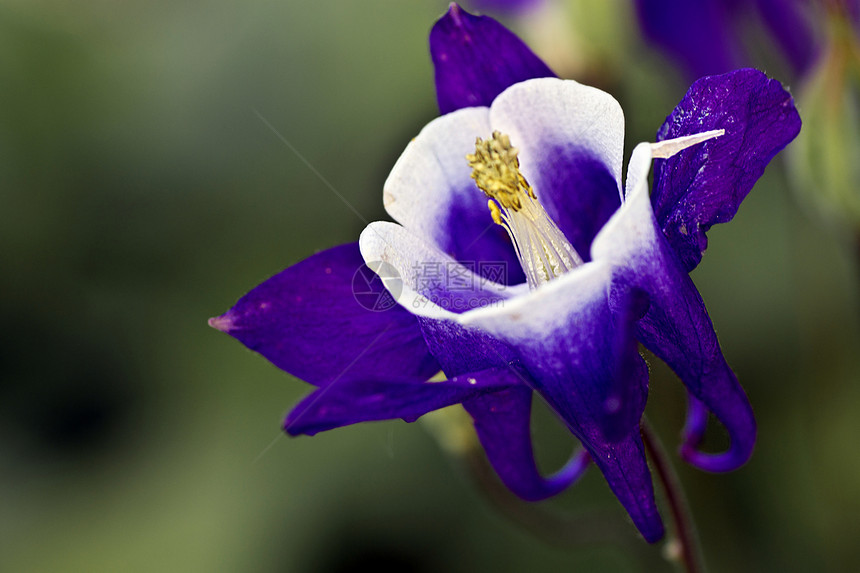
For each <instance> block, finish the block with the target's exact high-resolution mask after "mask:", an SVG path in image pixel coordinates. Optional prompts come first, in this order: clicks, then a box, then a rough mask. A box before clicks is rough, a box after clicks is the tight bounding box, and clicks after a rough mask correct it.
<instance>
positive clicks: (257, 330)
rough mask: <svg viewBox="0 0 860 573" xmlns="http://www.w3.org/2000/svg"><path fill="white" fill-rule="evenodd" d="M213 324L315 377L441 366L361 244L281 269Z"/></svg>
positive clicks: (413, 373) (427, 370)
mask: <svg viewBox="0 0 860 573" xmlns="http://www.w3.org/2000/svg"><path fill="white" fill-rule="evenodd" d="M210 324H211V325H212V326H213V327H215V328H217V329H218V330H221V331H223V332H226V333H227V334H229V335H231V336H233V337H234V338H236V339H237V340H239V341H240V342H241V343H242V344H244V345H245V346H247V347H248V348H250V349H251V350H254V351H256V352H259V353H260V354H262V355H263V356H264V357H266V358H267V359H268V360H269V361H271V362H272V363H273V364H274V365H275V366H277V367H278V368H281V369H283V370H286V371H287V372H289V373H290V374H292V375H293V376H296V377H297V378H301V379H302V380H305V381H307V382H310V383H311V384H317V385H325V384H327V383H329V382H332V381H334V380H338V379H354V378H365V379H366V378H369V377H379V378H386V377H394V376H397V377H415V378H419V379H424V380H426V379H427V378H429V377H431V376H432V375H433V374H435V373H436V372H438V371H439V365H438V364H437V363H436V361H435V359H434V358H433V357H432V355H431V354H430V352H429V351H428V349H427V345H426V343H425V342H424V337H423V336H422V335H421V331H420V329H419V327H418V322H417V321H416V319H415V317H414V316H413V315H412V314H410V313H409V312H407V311H406V310H405V309H403V308H402V307H400V306H399V305H397V304H395V303H394V300H393V299H392V298H391V295H390V294H389V293H388V291H387V290H385V288H384V286H383V284H382V280H381V279H379V277H378V276H377V275H376V274H374V273H373V272H372V271H370V270H369V269H368V268H367V267H366V266H365V265H364V261H363V260H362V258H361V254H360V253H359V250H358V244H357V243H351V244H347V245H341V246H338V247H334V248H332V249H329V250H327V251H323V252H321V253H318V254H316V255H313V256H312V257H310V258H308V259H305V260H304V261H301V262H300V263H297V264H295V265H293V266H291V267H289V268H287V269H286V270H284V271H281V272H280V273H279V274H277V275H275V276H273V277H272V278H270V279H268V280H267V281H265V282H263V283H262V284H260V285H259V286H257V287H256V288H254V289H253V290H252V291H251V292H249V293H248V294H246V295H245V296H243V297H242V298H241V299H239V301H238V302H237V303H236V305H235V306H234V307H233V308H231V309H230V310H229V311H227V312H226V313H225V314H224V315H222V316H220V317H217V318H213V319H211V320H210Z"/></svg>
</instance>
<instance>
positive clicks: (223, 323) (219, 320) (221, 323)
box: [208, 314, 233, 333]
mask: <svg viewBox="0 0 860 573" xmlns="http://www.w3.org/2000/svg"><path fill="white" fill-rule="evenodd" d="M208 324H209V326H211V327H212V328H214V329H215V330H220V331H221V332H226V333H229V332H230V329H232V328H233V320H232V319H231V318H230V317H229V316H227V314H222V315H221V316H213V317H212V318H210V319H209V320H208Z"/></svg>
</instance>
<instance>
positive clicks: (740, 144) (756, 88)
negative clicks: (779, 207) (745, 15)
mask: <svg viewBox="0 0 860 573" xmlns="http://www.w3.org/2000/svg"><path fill="white" fill-rule="evenodd" d="M714 129H725V135H723V136H722V137H719V138H717V139H714V140H711V141H708V142H706V143H704V144H702V145H699V146H695V147H691V148H690V149H687V150H685V151H682V152H681V153H679V154H677V155H675V156H674V157H671V158H669V159H658V160H656V161H655V163H654V191H653V194H652V196H651V202H652V204H653V207H654V213H655V214H656V216H657V221H658V223H659V224H660V227H661V228H662V230H663V233H664V234H665V235H666V238H667V239H668V241H669V244H670V245H671V246H672V248H673V249H674V250H675V252H676V253H677V255H678V258H679V259H680V260H681V262H682V263H683V265H684V268H685V269H686V270H687V271H690V270H692V269H694V268H695V267H696V266H697V265H698V264H699V261H700V260H701V258H702V253H703V252H704V251H705V249H706V248H707V245H708V238H707V236H706V233H707V231H708V230H709V229H710V228H711V226H713V225H715V224H717V223H725V222H727V221H730V220H731V219H732V217H734V216H735V213H737V210H738V207H739V206H740V204H741V201H743V200H744V198H745V197H746V196H747V194H748V193H749V192H750V190H751V189H752V187H753V185H754V184H755V182H756V181H758V178H759V177H761V175H762V173H763V172H764V169H765V167H766V166H767V164H768V163H769V162H770V160H771V159H773V157H774V156H775V155H776V154H777V153H778V152H779V151H780V150H781V149H782V148H783V147H785V146H786V145H787V144H788V143H789V142H790V141H791V140H792V139H794V138H795V137H796V136H797V134H798V132H799V131H800V116H799V115H798V113H797V109H795V107H794V102H793V100H792V98H791V95H790V94H789V93H788V92H787V91H785V89H784V88H783V87H782V85H781V84H780V83H779V82H777V81H776V80H770V79H768V78H767V76H765V75H764V74H763V73H761V72H759V71H758V70H752V69H745V70H737V71H734V72H730V73H727V74H723V75H720V76H711V77H706V78H702V79H700V80H698V81H697V82H695V83H694V84H693V85H692V86H691V87H690V89H689V91H688V92H687V95H685V96H684V99H683V100H681V103H679V104H678V106H677V107H676V108H675V110H674V111H673V112H672V113H671V114H670V115H669V116H668V117H667V118H666V121H665V122H664V123H663V125H662V127H661V128H660V130H659V131H658V132H657V140H658V141H662V140H665V139H673V138H676V137H682V136H686V135H691V134H694V133H701V132H704V131H710V130H714Z"/></svg>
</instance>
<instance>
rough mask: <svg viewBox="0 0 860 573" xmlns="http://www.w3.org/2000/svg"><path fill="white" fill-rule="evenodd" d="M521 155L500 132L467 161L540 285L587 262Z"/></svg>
mask: <svg viewBox="0 0 860 573" xmlns="http://www.w3.org/2000/svg"><path fill="white" fill-rule="evenodd" d="M517 154H518V151H517V149H516V148H515V147H513V146H512V145H511V139H510V137H509V136H507V135H505V134H503V133H500V132H498V131H494V132H493V136H492V137H491V138H490V139H481V138H480V137H479V138H478V139H477V140H476V141H475V153H473V154H470V155H467V156H466V160H467V161H468V162H469V166H470V167H471V168H472V179H474V180H475V184H476V185H477V186H478V188H479V189H480V190H481V191H483V192H484V194H485V195H486V196H487V197H489V201H488V202H487V206H488V207H489V209H490V216H491V217H492V219H493V222H494V223H496V224H497V225H500V226H502V227H503V228H504V229H505V230H506V231H507V232H508V235H509V236H510V237H511V241H512V242H513V244H514V249H516V252H517V258H519V260H520V264H521V265H522V267H523V271H524V272H525V274H526V279H527V280H528V283H529V285H530V286H531V287H532V288H537V286H538V285H540V284H542V283H545V282H547V281H549V280H552V279H553V278H555V277H558V276H560V275H561V274H563V273H565V272H567V271H569V270H571V269H573V268H574V267H576V266H578V265H580V264H582V258H581V257H580V256H579V254H578V253H577V252H576V251H575V250H574V248H573V247H572V246H571V245H570V243H569V242H568V241H567V239H566V238H565V236H564V234H563V233H562V232H561V230H559V228H558V226H556V224H555V223H554V222H553V221H552V220H551V219H550V218H549V216H548V215H547V214H546V211H544V208H543V206H542V205H541V204H540V203H539V202H538V200H537V195H536V194H535V191H534V189H532V188H531V186H530V185H529V183H528V181H526V178H525V177H524V176H523V174H522V173H521V172H520V160H519V158H518V157H517Z"/></svg>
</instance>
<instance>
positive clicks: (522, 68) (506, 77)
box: [430, 4, 555, 114]
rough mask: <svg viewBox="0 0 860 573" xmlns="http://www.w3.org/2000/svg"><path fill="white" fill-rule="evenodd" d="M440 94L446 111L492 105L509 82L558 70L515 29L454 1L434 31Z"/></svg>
mask: <svg viewBox="0 0 860 573" xmlns="http://www.w3.org/2000/svg"><path fill="white" fill-rule="evenodd" d="M430 56H431V57H432V59H433V67H434V69H435V74H436V98H437V100H438V102H439V111H440V112H441V113H443V114H446V113H450V112H452V111H455V110H458V109H462V108H464V107H476V106H489V105H490V103H491V102H492V101H493V100H494V99H495V98H496V96H497V95H499V94H500V93H502V92H503V91H504V90H505V89H506V88H508V87H509V86H512V85H514V84H515V83H518V82H521V81H524V80H528V79H531V78H543V77H554V76H555V74H554V73H553V72H552V70H550V69H549V68H548V67H547V65H546V64H545V63H543V61H542V60H541V59H540V58H538V57H537V56H536V55H535V54H534V52H532V51H531V50H530V49H529V47H528V46H526V45H525V44H524V43H523V41H522V40H520V39H519V38H518V37H517V36H516V35H515V34H514V33H513V32H511V31H510V30H508V29H507V28H505V27H504V26H502V25H501V24H499V23H498V22H496V21H495V20H493V19H492V18H490V17H488V16H473V15H472V14H469V13H468V12H466V11H465V10H463V9H462V8H460V7H459V6H457V5H456V4H451V7H450V8H449V9H448V12H447V13H446V14H445V15H444V16H442V18H440V19H439V21H438V22H436V24H435V25H434V26H433V29H432V30H431V31H430Z"/></svg>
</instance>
